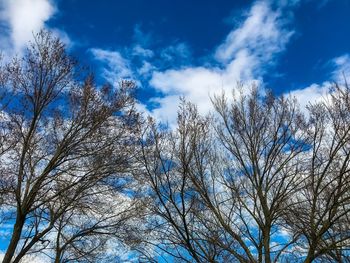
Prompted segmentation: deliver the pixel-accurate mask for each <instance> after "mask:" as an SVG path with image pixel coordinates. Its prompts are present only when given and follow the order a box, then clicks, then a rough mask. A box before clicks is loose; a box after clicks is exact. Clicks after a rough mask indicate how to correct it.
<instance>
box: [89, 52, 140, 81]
mask: <svg viewBox="0 0 350 263" xmlns="http://www.w3.org/2000/svg"><path fill="white" fill-rule="evenodd" d="M90 52H91V53H92V54H93V56H94V58H95V59H96V60H98V61H100V62H102V63H104V64H105V65H106V67H104V68H103V76H104V78H105V79H106V80H107V81H109V82H110V83H112V84H116V83H118V82H119V81H120V80H121V79H125V78H132V76H133V72H132V70H131V69H130V65H129V61H128V60H127V59H125V58H124V57H123V56H122V55H121V54H120V53H119V52H118V51H110V50H103V49H98V48H92V49H90Z"/></svg>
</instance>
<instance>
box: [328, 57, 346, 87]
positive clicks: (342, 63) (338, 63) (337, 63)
mask: <svg viewBox="0 0 350 263" xmlns="http://www.w3.org/2000/svg"><path fill="white" fill-rule="evenodd" d="M331 62H332V64H333V65H334V67H335V70H334V71H333V78H334V80H335V81H338V82H344V78H345V79H346V80H347V81H348V82H349V81H350V55H349V54H344V55H342V56H339V57H336V58H334V59H332V61H331Z"/></svg>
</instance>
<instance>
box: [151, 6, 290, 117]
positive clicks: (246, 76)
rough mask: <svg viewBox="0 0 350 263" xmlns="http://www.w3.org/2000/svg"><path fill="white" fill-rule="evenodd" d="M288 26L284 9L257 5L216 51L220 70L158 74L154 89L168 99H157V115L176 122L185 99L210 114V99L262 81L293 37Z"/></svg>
mask: <svg viewBox="0 0 350 263" xmlns="http://www.w3.org/2000/svg"><path fill="white" fill-rule="evenodd" d="M287 22H288V21H286V20H285V19H284V18H283V12H282V10H281V9H277V10H273V9H272V8H271V6H270V4H269V2H267V1H258V2H255V3H254V4H253V5H252V7H251V9H250V11H249V12H248V13H247V16H246V18H245V20H244V21H243V22H242V23H241V25H240V26H239V27H237V28H235V29H233V30H232V31H231V32H230V33H229V34H228V36H227V37H226V39H225V40H224V42H223V43H222V44H221V45H219V46H218V48H217V49H216V50H215V51H214V54H213V58H214V60H216V61H217V62H219V65H220V66H210V65H209V66H199V67H185V68H182V69H178V70H174V69H170V70H166V71H155V72H154V73H153V76H152V79H151V80H150V85H151V86H152V87H154V88H155V89H157V90H158V91H161V92H162V93H163V94H164V95H165V97H163V98H157V99H153V101H157V102H158V103H159V106H160V107H159V108H157V109H154V110H153V115H154V116H155V117H156V118H160V120H162V121H169V122H170V123H172V122H174V121H175V119H176V116H177V106H178V101H179V99H178V97H179V96H185V97H186V98H187V99H188V100H190V101H191V102H194V103H196V104H197V105H198V108H199V110H200V112H202V113H207V112H208V111H209V110H210V109H211V107H212V106H211V102H210V96H212V95H214V94H215V93H220V92H222V91H224V92H226V93H229V92H231V91H232V89H234V87H235V86H236V84H237V82H240V81H243V82H247V81H248V82H250V81H256V80H260V79H261V76H262V75H263V73H264V71H265V70H266V68H267V67H268V66H269V65H271V64H273V61H274V58H275V56H276V54H278V53H279V52H281V51H283V50H284V49H285V46H286V44H287V42H288V40H289V39H290V37H291V35H292V34H293V32H292V31H289V30H287V29H285V25H286V23H287Z"/></svg>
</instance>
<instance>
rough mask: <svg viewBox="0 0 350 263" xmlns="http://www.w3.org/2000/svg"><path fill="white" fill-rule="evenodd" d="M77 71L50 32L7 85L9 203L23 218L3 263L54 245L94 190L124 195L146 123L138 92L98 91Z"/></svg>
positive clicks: (17, 63) (17, 64) (12, 68)
mask: <svg viewBox="0 0 350 263" xmlns="http://www.w3.org/2000/svg"><path fill="white" fill-rule="evenodd" d="M77 69H78V68H77V63H76V62H75V61H74V60H73V59H72V58H71V57H70V56H68V55H67V54H66V52H65V48H64V45H63V44H62V43H61V42H60V41H59V40H58V39H56V38H54V37H52V36H51V34H50V33H48V32H44V31H42V32H40V33H39V34H37V35H36V36H35V40H34V42H33V43H32V44H31V46H30V47H29V49H28V50H27V52H26V55H25V56H24V57H23V58H22V59H15V60H14V61H13V62H12V63H11V64H10V65H9V66H8V67H7V74H8V83H7V85H8V86H10V87H12V88H14V90H15V91H16V94H15V95H16V96H15V99H14V100H13V101H12V102H11V103H12V105H10V106H11V107H10V106H9V107H8V108H7V114H8V116H9V118H10V123H11V128H12V129H11V138H10V139H12V138H14V139H15V141H16V145H15V147H13V148H12V149H11V151H9V153H8V154H7V155H6V160H3V161H4V165H2V179H6V180H7V181H8V182H10V189H11V191H10V192H9V193H8V197H7V198H6V200H7V202H8V203H7V205H9V206H13V208H14V210H15V215H16V216H15V224H14V228H13V232H12V236H11V240H10V243H9V246H8V248H7V251H6V254H5V257H4V259H3V262H19V261H20V260H21V258H23V256H24V255H25V254H27V253H30V252H33V251H32V250H33V249H36V248H37V246H36V245H37V244H38V243H39V242H41V243H45V242H47V241H48V238H47V236H48V235H49V233H51V231H52V230H53V229H55V227H56V226H57V224H59V222H61V221H62V218H64V217H67V213H68V214H69V211H72V209H76V207H74V205H80V204H82V201H81V200H84V199H86V198H88V196H89V195H92V194H93V190H91V191H89V190H90V189H93V187H96V186H98V185H101V187H102V185H105V186H108V187H111V188H114V189H117V188H119V187H122V185H121V184H122V183H121V182H125V180H126V176H125V175H126V174H127V172H128V168H129V167H130V160H131V158H132V154H130V153H132V150H131V149H132V148H133V147H134V145H135V143H134V140H133V133H134V130H133V129H134V128H133V127H136V125H135V123H136V122H137V118H138V117H137V114H136V113H135V111H134V109H133V98H132V94H131V93H132V92H131V91H132V87H130V86H133V85H131V83H130V82H123V83H122V85H121V87H120V88H119V89H117V90H114V89H112V88H111V87H108V86H105V87H103V88H101V89H98V88H97V87H96V86H95V84H94V81H93V78H92V77H91V76H89V77H87V78H86V79H85V80H83V81H80V80H79V79H77V73H78V72H77ZM129 150H130V151H129ZM97 205H98V204H97ZM72 207H73V208H72ZM60 220H61V221H60ZM44 247H45V246H44ZM40 249H41V250H42V249H43V246H41V248H40ZM34 251H36V250H34Z"/></svg>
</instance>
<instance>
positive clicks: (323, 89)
mask: <svg viewBox="0 0 350 263" xmlns="http://www.w3.org/2000/svg"><path fill="white" fill-rule="evenodd" d="M329 64H330V65H331V66H333V67H334V70H333V71H332V81H335V82H337V83H338V84H339V85H343V84H344V81H345V80H346V81H347V82H348V83H349V80H350V56H349V54H344V55H342V56H339V57H335V58H333V59H331V60H330V63H329ZM344 77H345V79H344ZM332 85H333V83H331V82H329V81H326V82H323V83H321V84H317V83H313V84H311V85H310V86H308V87H306V88H300V89H296V90H293V91H290V92H289V93H288V95H291V96H292V97H295V98H296V99H297V101H298V103H299V105H300V106H301V109H302V110H304V111H305V109H306V106H307V105H309V104H310V103H317V102H321V101H325V100H327V99H328V98H329V92H330V88H331V86H332Z"/></svg>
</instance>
